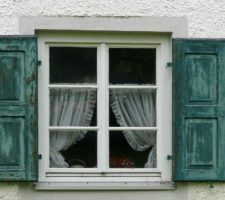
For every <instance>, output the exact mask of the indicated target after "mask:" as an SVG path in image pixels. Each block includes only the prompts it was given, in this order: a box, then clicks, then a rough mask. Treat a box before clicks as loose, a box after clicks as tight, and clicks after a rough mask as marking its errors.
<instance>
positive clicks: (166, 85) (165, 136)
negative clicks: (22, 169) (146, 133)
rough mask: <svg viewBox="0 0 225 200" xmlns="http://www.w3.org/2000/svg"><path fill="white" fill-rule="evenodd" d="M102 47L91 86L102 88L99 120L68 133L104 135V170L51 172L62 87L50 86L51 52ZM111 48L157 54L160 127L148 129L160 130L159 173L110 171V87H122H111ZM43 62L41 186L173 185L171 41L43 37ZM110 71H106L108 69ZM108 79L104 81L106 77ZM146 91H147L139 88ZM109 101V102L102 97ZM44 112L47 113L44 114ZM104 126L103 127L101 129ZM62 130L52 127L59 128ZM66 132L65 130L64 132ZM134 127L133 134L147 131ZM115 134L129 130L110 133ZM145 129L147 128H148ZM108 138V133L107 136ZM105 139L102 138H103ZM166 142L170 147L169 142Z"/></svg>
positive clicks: (162, 37) (126, 36)
mask: <svg viewBox="0 0 225 200" xmlns="http://www.w3.org/2000/svg"><path fill="white" fill-rule="evenodd" d="M52 46H63V47H72V46H74V47H97V54H98V55H97V76H98V77H102V79H99V78H98V82H97V85H96V86H94V85H86V86H83V87H91V88H97V89H98V97H97V98H98V100H97V107H98V111H97V119H98V124H97V126H96V127H88V128H87V127H67V128H68V129H72V130H74V129H88V130H93V129H95V130H98V129H99V130H100V132H99V133H97V134H99V135H100V136H101V137H98V155H101V156H98V159H100V160H98V163H99V164H100V166H101V169H100V168H97V169H96V168H93V169H91V168H89V169H85V168H83V169H71V168H49V167H48V166H49V153H48V152H49V145H48V144H49V137H48V135H49V131H48V130H49V127H48V126H49V124H48V123H49V112H48V110H49V103H48V98H49V93H48V91H49V88H50V87H51V88H53V87H59V86H56V85H49V83H48V77H49V47H52ZM109 47H118V48H120V47H129V48H134V47H135V48H155V49H156V86H144V87H152V88H154V89H155V90H156V91H157V95H156V96H157V127H154V128H153V127H151V128H149V129H156V130H157V168H151V169H112V168H111V169H109V168H108V166H106V165H105V162H104V161H103V160H102V158H103V159H104V160H105V161H106V159H108V157H107V154H108V152H105V153H104V154H102V153H101V152H103V151H102V148H104V149H107V148H106V146H107V142H106V141H108V140H107V139H108V138H107V136H106V137H105V136H104V135H105V134H103V132H108V130H109V127H108V125H107V120H108V116H109V115H108V108H109V105H108V103H109V99H107V98H108V88H112V87H119V86H108V80H107V78H106V77H108V55H107V52H108V48H109ZM38 50H39V52H38V53H39V60H41V61H42V65H41V66H40V67H39V71H38V72H39V75H38V97H39V101H38V105H39V109H38V111H39V154H41V155H42V159H41V160H39V181H40V182H86V181H87V180H88V181H89V182H95V181H98V182H99V181H100V182H115V181H118V182H134V181H138V182H139V181H147V182H161V181H165V182H166V181H171V174H172V162H171V160H167V155H172V109H171V107H172V106H171V105H172V89H171V88H172V86H171V85H172V73H171V69H170V68H168V67H167V66H166V64H167V63H168V62H170V60H171V58H170V54H171V53H170V52H171V41H170V36H169V35H167V34H151V33H103V32H54V33H52V32H40V33H39V34H38ZM104 66H106V67H104ZM104 77H105V78H104ZM60 87H81V86H78V85H76V86H71V85H67V86H65V85H64V86H60ZM136 87H137V88H143V86H136ZM103 94H104V95H105V96H106V101H103V100H102V98H100V95H103ZM100 105H101V108H102V107H104V108H105V111H106V112H105V114H104V115H102V114H100V112H101V111H100V109H99V108H100ZM43 113H44V114H43ZM100 127H102V128H101V129H100ZM56 128H57V127H50V129H52V130H53V129H54V130H55V129H56ZM64 128H65V127H64ZM143 128H144V127H135V128H133V127H132V129H136V130H138V129H140V130H141V129H143ZM110 129H120V130H124V129H129V128H120V127H118V128H110ZM144 129H146V127H145V128H144ZM106 135H108V134H106ZM102 136H103V137H102ZM164 141H165V142H164Z"/></svg>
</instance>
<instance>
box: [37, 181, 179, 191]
mask: <svg viewBox="0 0 225 200" xmlns="http://www.w3.org/2000/svg"><path fill="white" fill-rule="evenodd" d="M174 189H176V185H175V184H174V183H173V182H138V183H137V182H65V183H64V182H39V183H35V190H174Z"/></svg>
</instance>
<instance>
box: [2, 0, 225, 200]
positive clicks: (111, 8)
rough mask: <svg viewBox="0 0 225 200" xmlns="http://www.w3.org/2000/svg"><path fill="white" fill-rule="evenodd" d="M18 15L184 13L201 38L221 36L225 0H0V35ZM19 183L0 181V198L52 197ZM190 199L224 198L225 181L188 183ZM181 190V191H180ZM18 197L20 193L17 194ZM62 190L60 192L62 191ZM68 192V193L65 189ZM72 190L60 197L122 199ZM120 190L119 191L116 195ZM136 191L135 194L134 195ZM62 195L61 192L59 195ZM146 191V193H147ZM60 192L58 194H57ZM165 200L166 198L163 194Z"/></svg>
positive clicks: (191, 31)
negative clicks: (210, 185)
mask: <svg viewBox="0 0 225 200" xmlns="http://www.w3.org/2000/svg"><path fill="white" fill-rule="evenodd" d="M21 16H123V17H127V16H156V17H158V16H169V17H179V16H182V17H187V19H188V24H189V27H188V36H189V37H193V38H195V37H201V38H225V1H224V0H63V1H60V0H58V1H57V0H38V1H37V0H0V35H7V34H18V32H19V28H18V18H19V17H21ZM19 186H20V184H11V183H10V184H9V183H0V200H12V199H13V200H17V199H29V198H31V196H33V195H34V196H35V198H36V199H45V198H43V197H45V195H46V197H48V198H46V199H53V198H54V195H55V194H54V193H46V192H45V193H42V194H41V193H40V192H34V191H33V190H32V188H31V185H29V187H25V186H22V187H21V186H20V189H19ZM182 187H183V188H188V198H189V199H190V200H195V199H196V200H201V199H202V200H203V199H204V200H214V199H218V200H222V199H225V184H215V187H214V188H211V189H210V188H209V185H208V184H206V183H195V184H193V183H190V184H189V186H188V187H186V186H182ZM182 191H183V192H182ZM185 192H186V190H183V189H182V190H181V189H180V190H177V192H176V193H174V192H172V191H171V192H163V193H164V194H165V196H168V195H169V194H170V196H168V197H169V199H181V200H184V199H186V196H187V195H186V193H185ZM20 193H21V195H22V197H21V195H20ZM63 194H64V195H63ZM67 194H68V193H67ZM83 194H84V193H76V195H75V196H74V195H71V193H70V195H66V196H65V193H61V197H63V198H62V199H73V196H74V197H76V196H77V197H79V198H77V199H87V198H89V199H93V198H92V197H93V195H96V199H97V198H99V199H126V197H127V196H126V194H128V193H126V192H124V193H115V192H114V193H107V194H108V197H106V196H104V193H101V195H100V193H93V192H92V193H89V195H88V196H86V197H85V196H84V195H83ZM119 194H121V195H119ZM133 194H134V195H132V196H131V197H132V198H130V199H151V198H148V197H151V194H152V195H153V196H152V197H155V198H157V199H158V197H159V196H158V195H159V193H157V192H152V193H151V192H147V193H146V192H144V193H143V192H142V193H133ZM138 194H139V195H138ZM62 195H63V196H62ZM149 195H150V196H149ZM59 196H60V195H59ZM166 199H167V200H168V198H166Z"/></svg>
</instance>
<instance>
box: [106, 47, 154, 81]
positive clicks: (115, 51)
mask: <svg viewBox="0 0 225 200" xmlns="http://www.w3.org/2000/svg"><path fill="white" fill-rule="evenodd" d="M109 74H110V75H109V82H110V83H111V84H155V83H156V49H150V48H148V49H147V48H110V49H109Z"/></svg>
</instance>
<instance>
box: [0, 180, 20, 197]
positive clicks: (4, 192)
mask: <svg viewBox="0 0 225 200" xmlns="http://www.w3.org/2000/svg"><path fill="white" fill-rule="evenodd" d="M19 199H20V195H19V189H18V185H17V184H15V183H1V184H0V200H19Z"/></svg>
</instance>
